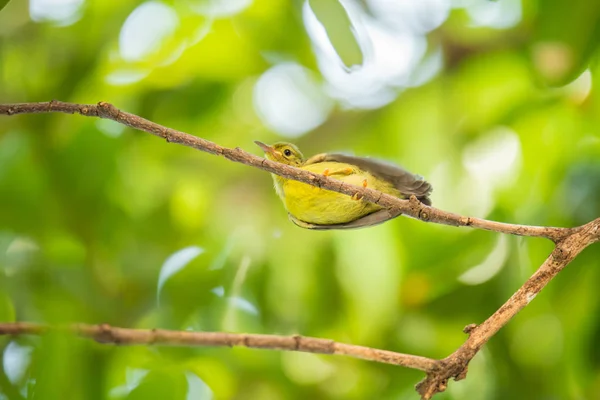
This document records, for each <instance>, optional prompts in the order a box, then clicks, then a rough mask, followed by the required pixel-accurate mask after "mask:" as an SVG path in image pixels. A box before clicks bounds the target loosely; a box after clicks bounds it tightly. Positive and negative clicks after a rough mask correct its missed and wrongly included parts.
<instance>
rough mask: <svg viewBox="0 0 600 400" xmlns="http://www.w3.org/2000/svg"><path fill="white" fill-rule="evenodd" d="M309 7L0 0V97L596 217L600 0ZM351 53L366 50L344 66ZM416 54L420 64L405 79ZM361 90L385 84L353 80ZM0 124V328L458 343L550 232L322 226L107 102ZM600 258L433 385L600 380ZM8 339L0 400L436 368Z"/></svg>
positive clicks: (355, 379) (339, 378) (225, 391)
mask: <svg viewBox="0 0 600 400" xmlns="http://www.w3.org/2000/svg"><path fill="white" fill-rule="evenodd" d="M5 3H6V2H1V1H0V5H4V4H5ZM313 3H320V5H321V6H322V5H323V2H319V1H318V0H317V1H312V0H311V1H310V4H305V3H304V2H300V1H292V2H290V1H286V0H254V1H252V0H235V1H234V0H228V1H217V0H165V1H163V2H158V1H149V2H145V3H144V2H141V1H138V0H135V1H134V0H125V1H120V2H109V1H91V0H87V1H85V0H73V1H70V2H56V1H52V0H30V2H29V3H27V2H25V1H18V0H15V1H12V2H9V3H8V4H7V5H6V7H5V8H4V9H2V11H1V12H0V101H1V102H26V101H48V100H51V99H60V100H63V101H71V102H82V103H95V102H98V101H100V100H104V101H109V102H111V103H114V104H115V105H116V106H118V107H120V108H122V109H124V110H127V111H129V112H132V113H136V114H138V115H141V116H143V117H145V118H148V119H150V120H153V121H156V122H158V123H160V124H163V125H165V126H169V127H172V128H175V129H179V130H183V131H186V132H189V133H192V134H196V135H198V136H201V137H203V138H206V139H208V140H213V141H215V142H217V143H219V144H221V145H224V146H231V147H235V146H240V147H242V148H244V149H247V150H249V151H254V152H255V153H256V154H260V151H259V149H258V148H256V147H255V146H254V144H253V143H252V142H253V140H256V139H258V140H261V141H264V142H272V141H276V140H282V139H284V140H293V141H295V142H296V143H297V144H298V145H299V146H300V148H301V149H303V151H304V152H305V154H308V155H310V154H314V153H316V152H323V151H331V150H340V149H341V150H351V151H354V152H355V153H357V154H362V155H372V156H378V157H382V158H386V159H389V160H392V161H394V162H397V163H400V164H402V165H404V166H406V167H407V168H408V169H410V170H411V171H414V172H418V173H420V174H422V175H424V176H425V177H426V178H427V179H428V180H429V181H430V182H431V183H432V184H433V187H434V193H433V197H432V199H433V203H434V205H436V206H438V207H440V208H443V209H446V210H449V211H454V212H458V213H462V214H468V215H475V216H482V217H487V218H490V219H495V220H500V221H507V222H515V223H523V224H535V225H558V226H575V225H579V224H582V223H585V222H588V221H589V220H591V219H593V218H596V217H598V216H599V215H600V184H599V182H600V134H599V130H598V127H599V126H600V87H598V82H599V80H598V77H600V65H599V64H598V63H597V56H598V49H597V47H598V45H599V43H600V40H599V39H600V37H599V35H600V30H599V27H600V23H599V21H600V6H599V5H598V4H599V3H597V2H593V1H585V0H577V1H572V2H563V1H558V0H553V1H542V0H538V1H524V2H523V3H522V4H521V3H520V2H519V1H518V0H499V1H496V2H489V1H485V0H471V1H463V2H455V4H454V5H453V6H452V7H451V5H450V3H449V2H446V1H443V0H439V1H434V0H429V1H423V2H413V3H411V2H398V4H400V3H402V4H404V3H406V4H408V5H406V6H404V7H405V8H404V9H401V10H400V11H398V9H393V10H387V9H386V8H385V7H388V6H389V7H391V5H393V4H395V3H393V2H387V5H385V6H384V5H382V4H383V3H385V2H383V3H382V2H381V1H375V0H369V1H367V0H364V1H360V2H358V1H357V2H344V3H341V4H343V5H344V9H345V10H346V11H347V15H345V14H343V13H341V14H340V13H339V12H340V11H344V10H340V7H339V4H337V3H332V2H329V6H331V7H334V8H335V9H336V10H337V11H336V12H338V14H336V15H330V14H327V12H324V11H323V10H326V9H327V7H321V8H319V10H320V11H319V12H317V14H318V15H317V16H318V18H316V17H315V15H313V14H311V11H310V10H311V8H310V6H313ZM458 3H460V4H458ZM316 7H317V8H318V7H320V6H316ZM398 7H400V6H398ZM411 7H412V8H411ZM419 7H424V9H425V11H426V12H423V8H419ZM428 7H429V8H428ZM0 8H1V7H0ZM382 10H383V11H382ZM386 10H387V11H386ZM388 17H389V18H388ZM434 17H435V18H434ZM395 18H397V21H398V23H397V24H395V23H394V21H395ZM436 18H437V19H436ZM434 19H435V20H434ZM315 21H318V22H315ZM349 21H350V22H349ZM315 23H317V25H315ZM318 23H321V24H324V26H323V25H321V26H319V25H318ZM349 24H352V26H351V29H348V28H349ZM315 26H316V28H315ZM409 28H410V29H409ZM369 29H370V30H369ZM365 32H367V33H368V32H370V34H371V35H372V36H369V37H368V38H367V39H369V40H364V39H365V36H364V35H365ZM328 35H329V36H328ZM333 36H334V37H333ZM323 37H324V38H325V41H323ZM327 38H329V40H331V41H332V42H333V44H331V43H329V42H327V41H326V39H327ZM359 39H360V40H359ZM340 46H341V47H340ZM356 46H360V49H357V48H356ZM369 46H372V47H369ZM386 46H388V47H386ZM394 46H396V47H394ZM402 46H404V47H402ZM424 46H425V47H424ZM334 48H335V49H337V50H338V51H350V53H349V54H345V55H344V54H341V55H339V59H338V60H344V61H345V62H347V63H350V64H352V63H359V64H361V65H362V66H361V68H357V67H356V66H355V67H354V68H353V69H352V70H351V71H348V70H346V67H345V66H343V65H335V64H331V63H330V61H331V60H330V59H328V58H326V57H325V56H326V55H327V54H330V53H327V51H332V49H334ZM328 49H329V50H328ZM340 49H346V50H340ZM407 49H412V50H411V51H412V52H413V53H414V54H416V56H415V59H416V60H417V61H418V62H417V63H415V64H414V65H412V66H410V65H409V66H406V68H407V70H406V71H408V72H406V71H405V72H406V73H403V74H400V73H399V72H398V71H399V69H398V68H400V65H401V64H402V65H403V63H404V61H405V60H407V59H408V50H407ZM357 51H358V53H357ZM359 54H360V55H359ZM336 57H337V56H336ZM328 60H329V61H328ZM357 60H358V61H357ZM378 60H379V61H378ZM328 62H329V63H328ZM377 62H379V64H377ZM437 62H439V63H438V64H436V63H437ZM289 65H292V66H293V68H291V69H290V68H282V69H277V68H278V67H279V66H289ZM436 65H437V68H435V66H436ZM374 66H377V67H378V68H379V69H373V68H374ZM336 68H337V69H336ZM370 68H371V69H370ZM410 68H412V69H410ZM282 71H283V72H282ZM369 71H370V72H369ZM367 72H368V73H367ZM285 73H290V74H292V75H285ZM282 74H283V75H282ZM336 74H337V75H336ZM360 79H363V80H360ZM359 80H360V84H361V85H362V86H359V85H358V83H357V82H359ZM261 82H262V84H259V83H261ZM332 88H334V89H335V90H333V89H332ZM357 88H359V89H357ZM353 89H357V91H356V93H358V99H359V100H360V99H361V95H362V92H361V91H362V90H365V91H368V90H371V91H372V92H370V93H369V96H371V97H369V96H367V94H366V93H365V96H364V98H367V97H368V98H370V99H372V100H373V99H374V100H373V101H370V102H368V104H367V103H364V104H362V103H360V101H359V102H358V103H357V102H356V99H357V98H352V99H351V100H348V99H350V97H348V98H345V97H344V96H345V95H348V93H350V91H351V90H353ZM345 91H346V92H345ZM356 93H355V94H356ZM361 104H362V105H361ZM0 121H1V122H0V318H1V320H2V321H14V320H19V321H36V322H44V323H53V324H54V323H64V322H88V323H109V324H113V325H116V326H124V327H133V328H154V327H160V328H168V329H192V330H223V331H231V332H254V333H273V334H296V333H300V334H303V335H310V336H316V337H324V338H331V339H334V340H338V341H343V342H349V343H356V344H361V345H365V346H372V347H378V348H383V349H389V350H395V351H400V352H405V353H415V354H420V355H425V356H430V357H444V356H446V355H447V354H449V353H451V352H452V351H454V350H455V348H456V347H458V346H459V345H460V344H461V343H462V342H463V341H464V340H465V335H464V334H463V333H462V328H463V327H464V326H465V325H467V324H469V323H473V322H475V323H477V322H481V321H482V320H484V319H485V318H487V317H488V316H489V315H490V314H491V313H492V312H493V311H494V310H496V309H497V308H498V307H499V306H500V305H501V304H502V303H503V302H504V301H505V300H506V299H507V298H508V297H509V296H510V295H511V294H512V293H513V292H514V291H515V290H516V289H517V288H518V287H519V286H520V285H521V284H522V283H523V281H524V280H525V279H527V277H528V276H529V275H530V274H531V273H532V272H533V271H534V270H535V269H536V268H537V267H538V266H539V265H540V264H541V262H542V261H543V260H544V259H545V257H546V256H547V255H548V253H549V252H550V250H551V248H552V247H551V244H550V243H547V242H546V241H544V240H540V239H528V238H515V237H507V238H505V239H506V240H504V239H499V238H498V235H497V234H494V233H490V232H481V231H474V230H470V229H458V228H451V227H445V226H437V225H430V224H424V223H422V222H418V221H414V220H411V219H408V218H398V219H396V220H394V221H391V222H388V223H385V224H383V225H381V226H378V227H373V228H369V229H363V230H357V231H351V232H313V231H306V230H302V229H300V228H297V227H295V226H294V225H292V224H291V223H290V222H289V221H288V220H287V217H286V214H285V212H284V210H283V207H282V206H281V204H280V202H279V200H278V199H277V197H276V195H275V193H274V191H273V189H272V182H271V178H270V177H269V176H268V175H266V174H265V173H263V172H261V171H258V170H255V169H251V168H248V167H244V166H241V165H237V164H234V163H231V162H228V161H226V160H223V159H221V158H219V157H214V156H211V155H208V154H204V153H200V152H198V151H194V150H191V149H189V148H185V147H182V146H176V145H171V144H167V143H165V142H164V141H162V140H159V139H157V138H156V137H153V136H151V135H148V134H145V133H140V132H134V131H132V130H130V129H126V128H124V127H122V126H118V125H116V124H114V123H112V122H111V121H104V120H95V119H92V118H84V117H80V116H72V115H59V114H53V115H24V116H19V117H11V118H1V119H0ZM599 260H600V248H599V247H598V246H593V247H591V248H589V249H588V250H586V251H585V252H584V253H583V254H582V255H581V256H580V257H578V258H577V259H576V260H575V261H574V262H573V263H572V265H570V266H569V267H568V268H567V269H566V270H565V271H563V272H562V273H561V275H560V276H559V277H558V278H557V280H556V281H555V282H553V283H552V284H550V285H549V287H548V288H546V289H545V290H544V292H543V293H542V294H541V295H539V296H538V297H537V298H536V299H535V301H533V302H532V303H531V304H530V305H529V306H528V307H527V308H526V309H525V310H524V311H522V312H521V313H520V314H519V315H518V316H517V317H516V318H515V319H514V320H513V321H511V322H510V324H508V325H507V326H506V327H505V328H504V329H503V330H502V331H501V332H500V333H499V334H498V335H497V336H496V337H494V338H493V339H492V340H491V341H490V343H489V344H488V345H487V346H486V347H485V349H484V351H483V352H482V353H481V354H479V355H478V356H477V357H476V358H475V359H474V360H473V362H472V364H471V366H470V368H469V376H468V378H467V379H466V380H463V381H460V382H456V383H455V382H452V383H450V385H449V388H448V391H447V392H446V393H444V394H442V395H439V396H438V397H439V398H440V399H468V398H477V399H507V398H510V399H588V398H589V399H592V398H598V393H599V392H600V352H599V350H598V346H597V343H598V340H600V318H598V315H599V311H600V299H599V298H598V296H597V293H598V292H597V286H598V282H599V281H600V268H598V267H599V266H600V265H599V264H600V261H599ZM159 276H160V277H161V279H160V283H159ZM159 296H160V297H159ZM0 349H1V350H2V360H3V362H2V363H1V365H2V368H1V369H0V398H2V399H5V398H9V399H18V398H22V397H25V398H33V399H64V398H73V399H151V398H156V399H167V398H168V399H236V400H238V399H239V400H241V399H253V400H254V399H261V400H270V399H306V398H314V399H414V398H417V395H416V393H415V392H414V389H413V386H414V384H415V383H416V382H417V381H418V380H420V379H421V378H422V374H421V373H419V372H416V371H412V370H405V369H402V368H397V367H392V366H387V365H378V364H375V363H369V362H365V361H360V360H353V359H346V358H340V357H328V356H320V355H314V354H296V353H281V352H274V351H260V350H248V349H210V348H208V349H189V348H153V347H150V348H146V347H130V348H127V347H122V348H120V347H112V346H106V345H100V344H96V343H92V342H89V341H84V340H78V339H74V338H71V337H67V336H64V335H60V334H56V335H48V336H44V337H20V338H7V337H5V338H0ZM19 393H20V395H19Z"/></svg>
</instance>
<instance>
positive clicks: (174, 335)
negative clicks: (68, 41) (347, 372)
mask: <svg viewBox="0 0 600 400" xmlns="http://www.w3.org/2000/svg"><path fill="white" fill-rule="evenodd" d="M51 330H59V331H62V332H69V333H72V334H75V335H78V336H81V337H84V338H90V339H94V340H95V341H97V342H98V343H112V344H118V345H157V346H189V347H202V346H208V347H234V346H239V347H247V348H251V349H269V350H288V351H301V352H304V353H317V354H335V355H342V356H347V357H353V358H360V359H363V360H368V361H375V362H379V363H384V364H392V365H398V366H401V367H407V368H413V369H418V370H421V371H425V372H429V371H432V370H433V369H435V367H436V363H437V361H436V360H434V359H431V358H427V357H420V356H413V355H410V354H402V353H396V352H393V351H387V350H379V349H373V348H370V347H363V346H355V345H352V344H346V343H338V342H334V341H333V340H328V339H319V338H313V337H306V336H300V335H294V336H279V335H256V334H246V333H226V332H190V331H170V330H164V329H127V328H117V327H112V326H110V325H108V324H102V325H87V324H73V325H69V326H64V327H51V326H49V325H42V324H34V323H28V322H13V323H0V335H43V334H45V333H47V332H49V331H51Z"/></svg>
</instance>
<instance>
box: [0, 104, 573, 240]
mask: <svg viewBox="0 0 600 400" xmlns="http://www.w3.org/2000/svg"><path fill="white" fill-rule="evenodd" d="M50 112H60V113H67V114H81V115H84V116H86V117H99V118H106V119H111V120H113V121H116V122H118V123H120V124H123V125H126V126H129V127H131V128H134V129H138V130H141V131H145V132H148V133H151V134H153V135H156V136H158V137H161V138H163V139H165V140H166V141H167V142H171V143H178V144H182V145H184V146H188V147H192V148H194V149H197V150H201V151H205V152H207V153H211V154H215V155H219V156H223V157H225V158H227V159H229V160H231V161H234V162H238V163H241V164H245V165H249V166H252V167H255V168H260V169H263V170H265V171H268V172H271V173H274V174H277V175H281V176H283V177H285V178H289V179H294V180H297V181H300V182H304V183H308V184H310V185H314V186H318V187H321V188H324V189H329V190H333V191H335V192H340V193H344V194H347V195H350V196H352V195H359V197H362V198H364V199H365V200H367V201H370V202H372V203H375V204H378V205H380V206H382V207H385V208H388V209H390V210H391V211H392V212H393V213H395V214H400V213H402V214H406V215H410V216H411V217H413V218H418V219H420V220H423V221H428V222H434V223H438V224H444V225H452V226H470V227H472V228H478V229H485V230H489V231H494V232H500V233H509V234H512V235H520V236H537V237H545V238H548V239H550V240H552V241H554V242H557V241H559V240H561V239H562V238H564V237H566V236H568V235H569V233H570V229H569V228H554V227H544V226H529V225H516V224H507V223H503V222H495V221H488V220H485V219H481V218H474V217H464V216H461V215H458V214H454V213H450V212H447V211H442V210H440V209H437V208H434V207H429V206H426V205H424V204H423V203H421V202H419V201H418V200H416V199H415V200H414V201H409V200H402V199H399V198H397V197H394V196H391V195H388V194H384V193H381V192H379V191H377V190H373V189H370V188H363V187H359V186H354V185H349V184H347V183H343V182H341V181H339V180H336V179H333V178H329V177H326V176H324V175H321V174H315V173H313V172H309V171H304V170H301V169H299V168H295V167H292V166H289V165H285V164H281V163H278V162H275V161H270V160H267V159H265V158H262V157H257V156H255V155H254V154H250V153H248V152H246V151H244V150H242V149H240V148H239V147H236V148H235V149H231V148H227V147H222V146H219V145H218V144H216V143H213V142H211V141H208V140H205V139H202V138H199V137H197V136H193V135H190V134H187V133H184V132H180V131H177V130H174V129H171V128H167V127H165V126H162V125H159V124H157V123H154V122H152V121H148V120H147V119H144V118H142V117H139V116H137V115H134V114H130V113H128V112H125V111H121V110H119V109H118V108H116V107H115V106H113V105H112V104H109V103H105V102H100V103H98V104H97V105H96V104H74V103H65V102H62V101H56V100H53V101H50V102H43V103H20V104H0V115H2V114H4V115H17V114H36V113H50Z"/></svg>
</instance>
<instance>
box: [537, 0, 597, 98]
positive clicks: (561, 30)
mask: <svg viewBox="0 0 600 400" xmlns="http://www.w3.org/2000/svg"><path fill="white" fill-rule="evenodd" d="M539 7H540V14H539V18H538V20H537V25H536V30H535V36H536V40H535V42H534V45H533V52H532V56H533V63H534V65H535V67H536V70H537V71H538V73H539V74H540V77H541V79H542V80H543V81H544V82H545V83H547V84H550V85H557V86H558V85H564V84H566V83H568V82H570V81H572V80H573V79H575V78H576V77H577V76H579V75H580V74H581V73H582V72H583V71H584V70H585V69H586V68H587V67H588V65H589V63H590V61H591V58H592V56H593V55H594V54H595V53H596V51H597V49H598V46H599V45H600V2H597V1H587V0H573V1H568V2H566V1H562V0H547V1H542V2H540V5H539Z"/></svg>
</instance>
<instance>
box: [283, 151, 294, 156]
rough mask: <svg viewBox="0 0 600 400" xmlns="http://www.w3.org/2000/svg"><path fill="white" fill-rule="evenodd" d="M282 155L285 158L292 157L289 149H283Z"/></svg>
mask: <svg viewBox="0 0 600 400" xmlns="http://www.w3.org/2000/svg"><path fill="white" fill-rule="evenodd" d="M283 155H284V156H286V157H289V156H291V155H292V151H291V150H290V149H285V150H284V151H283Z"/></svg>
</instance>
